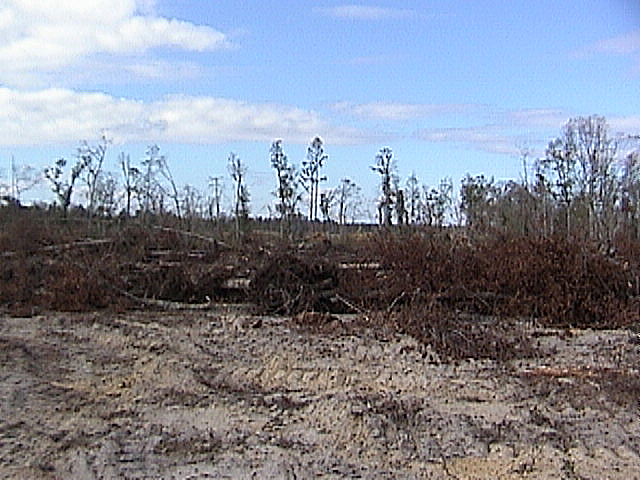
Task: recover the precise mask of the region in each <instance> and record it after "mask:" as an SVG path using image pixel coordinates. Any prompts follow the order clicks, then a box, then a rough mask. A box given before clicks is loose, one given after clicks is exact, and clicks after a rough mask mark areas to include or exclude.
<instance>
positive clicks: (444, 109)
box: [330, 102, 476, 121]
mask: <svg viewBox="0 0 640 480" xmlns="http://www.w3.org/2000/svg"><path fill="white" fill-rule="evenodd" d="M330 108H331V109H332V110H334V111H336V112H338V113H342V114H347V115H352V116H356V117H359V118H361V119H364V120H389V121H405V120H415V119H419V118H424V117H431V116H435V115H443V114H447V113H453V112H463V111H469V110H474V109H476V107H475V106H473V105H466V104H423V103H396V102H371V103H360V104H357V103H351V102H336V103H334V104H332V105H330Z"/></svg>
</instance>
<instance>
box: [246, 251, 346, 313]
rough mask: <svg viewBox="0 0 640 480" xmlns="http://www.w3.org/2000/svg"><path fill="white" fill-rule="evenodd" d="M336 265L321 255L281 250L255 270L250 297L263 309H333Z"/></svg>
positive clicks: (266, 311) (279, 311) (274, 311)
mask: <svg viewBox="0 0 640 480" xmlns="http://www.w3.org/2000/svg"><path fill="white" fill-rule="evenodd" d="M337 285H338V269H337V267H336V266H335V265H334V264H333V263H331V262H329V261H327V260H324V259H322V258H318V257H316V258H313V257H312V258H305V257H301V256H298V255H294V254H290V253H281V254H277V255H275V256H274V257H273V258H270V259H268V260H267V261H266V262H265V264H264V265H263V266H262V267H261V268H259V269H258V271H257V272H256V274H255V276H254V278H253V281H252V286H251V298H252V299H253V301H254V303H255V304H256V306H257V309H258V311H259V312H261V313H275V314H285V315H291V314H296V313H299V312H303V311H306V310H312V311H334V310H335V309H336V304H335V303H334V302H332V297H333V295H334V294H335V288H336V286H337Z"/></svg>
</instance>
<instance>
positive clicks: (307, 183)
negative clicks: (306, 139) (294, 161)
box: [301, 137, 328, 221]
mask: <svg viewBox="0 0 640 480" xmlns="http://www.w3.org/2000/svg"><path fill="white" fill-rule="evenodd" d="M327 158H328V156H327V155H326V154H325V153H324V144H323V142H322V139H321V138H320V137H315V138H314V139H313V140H312V141H311V144H310V145H309V148H307V159H306V160H305V161H303V162H302V170H301V177H302V180H303V185H304V188H305V189H306V190H307V191H308V192H309V220H310V221H313V220H317V217H318V195H319V185H320V182H322V181H325V180H326V179H327V178H326V177H321V176H320V169H321V168H322V166H323V163H324V162H325V161H326V160H327Z"/></svg>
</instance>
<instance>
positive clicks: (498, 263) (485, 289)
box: [350, 234, 638, 327]
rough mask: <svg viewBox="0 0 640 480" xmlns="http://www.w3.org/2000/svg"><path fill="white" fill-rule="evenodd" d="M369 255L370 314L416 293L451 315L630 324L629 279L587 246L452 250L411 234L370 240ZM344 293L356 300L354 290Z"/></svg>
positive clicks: (509, 243) (513, 243) (440, 240)
mask: <svg viewBox="0 0 640 480" xmlns="http://www.w3.org/2000/svg"><path fill="white" fill-rule="evenodd" d="M371 250H372V251H374V252H376V254H377V256H378V261H379V262H380V263H381V264H382V271H381V272H378V274H377V276H376V277H375V278H372V277H369V278H368V284H367V285H366V287H365V288H366V290H367V292H368V293H365V292H363V296H364V295H368V297H369V298H370V297H371V293H370V292H376V297H375V298H376V299H377V300H378V303H377V305H375V306H376V307H377V308H388V307H390V306H391V305H392V304H393V302H394V301H396V300H397V299H408V298H413V297H415V294H416V293H420V294H421V295H425V294H426V295H427V296H433V295H435V298H437V299H438V301H440V302H441V303H442V304H443V305H445V306H447V307H449V308H450V309H453V310H462V311H466V312H471V313H481V314H485V315H500V316H506V317H517V316H527V317H535V318H538V319H540V320H542V321H544V322H546V323H547V324H552V325H558V326H560V325H562V326H567V325H572V326H579V327H620V326H626V325H629V324H631V323H633V322H634V321H637V320H638V308H637V299H636V297H635V296H634V292H635V291H636V289H637V288H638V285H637V282H638V280H637V275H635V274H634V273H633V272H632V269H630V268H629V267H628V264H625V263H624V262H623V261H621V260H618V259H612V258H610V257H608V256H606V255H603V254H602V253H600V252H598V251H597V250H596V249H594V248H591V247H589V246H588V245H584V244H579V243H575V242H570V241H567V240H565V239H559V238H545V239H540V238H532V237H505V236H498V235H496V236H494V237H490V238H483V239H482V240H479V241H475V242H464V243H460V242H455V241H453V240H452V238H450V237H448V236H447V235H442V234H440V235H419V234H413V235H408V236H400V235H381V236H379V237H374V240H373V242H372V245H371ZM350 288H351V291H350V293H351V295H352V298H355V297H357V295H356V293H357V292H355V291H354V288H357V287H353V285H352V286H351V287H350ZM429 298H431V297H429Z"/></svg>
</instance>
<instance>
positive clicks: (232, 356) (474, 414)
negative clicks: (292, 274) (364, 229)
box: [0, 307, 640, 480]
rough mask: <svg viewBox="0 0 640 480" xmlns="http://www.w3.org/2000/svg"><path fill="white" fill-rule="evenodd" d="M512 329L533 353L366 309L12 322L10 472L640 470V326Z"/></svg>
mask: <svg viewBox="0 0 640 480" xmlns="http://www.w3.org/2000/svg"><path fill="white" fill-rule="evenodd" d="M468 321H469V322H475V323H477V324H488V325H490V324H491V323H492V320H491V319H489V318H486V317H479V316H475V317H473V316H472V317H469V318H468ZM510 330H511V331H512V332H514V334H515V335H522V338H530V339H532V344H531V347H532V348H534V349H535V355H529V358H522V359H515V358H514V359H510V360H501V361H496V360H474V359H461V360H451V361H445V359H444V358H442V357H441V355H440V354H439V353H438V351H435V350H434V349H432V348H431V347H429V346H428V345H425V344H423V343H419V342H417V341H416V340H415V339H414V338H413V337H410V336H408V335H404V334H400V333H398V332H397V331H394V330H393V329H389V328H385V327H381V326H380V325H377V324H375V322H374V321H373V320H371V319H368V318H366V317H364V316H354V315H338V316H318V317H317V318H315V317H314V318H311V317H306V318H305V317H304V316H298V317H291V316H286V317H274V316H253V315H250V314H249V313H247V312H246V311H243V310H242V309H241V308H239V307H229V308H228V309H224V308H221V307H218V308H217V309H214V310H207V311H197V312H173V313H167V312H146V313H122V314H117V313H75V314H71V313H60V314H47V315H40V316H33V317H26V318H25V317H9V316H3V317H0V346H1V348H0V355H1V360H0V476H2V477H3V478H15V479H25V478H51V479H63V478H64V479H73V478H76V479H92V478H96V479H97V478H175V479H187V478H189V479H200V478H263V479H264V478H266V479H268V478H273V479H280V478H283V479H284V478H298V479H300V478H334V479H338V478H370V479H379V478H446V479H455V478H459V479H463V478H476V479H484V478H491V479H494V480H495V479H506V478H549V479H551V478H553V479H555V478H620V479H630V478H638V477H639V476H640V417H639V416H638V392H639V391H640V376H639V373H638V371H637V366H638V365H639V360H640V341H639V339H638V336H637V335H636V334H635V333H633V332H631V331H629V330H617V331H608V330H600V331H594V330H588V329H587V330H567V329H561V330H556V329H549V328H542V327H536V326H535V325H533V324H530V323H513V324H512V325H511V327H510Z"/></svg>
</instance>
